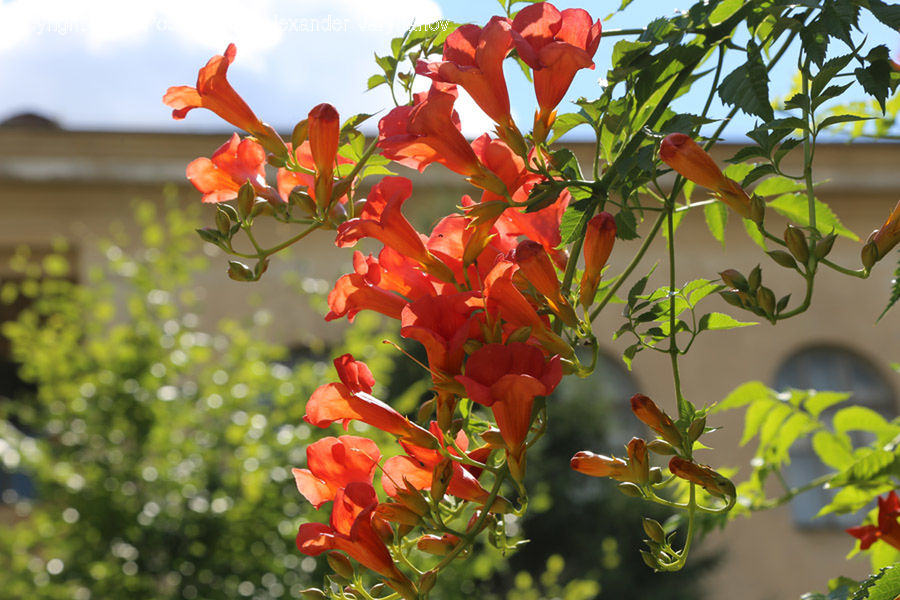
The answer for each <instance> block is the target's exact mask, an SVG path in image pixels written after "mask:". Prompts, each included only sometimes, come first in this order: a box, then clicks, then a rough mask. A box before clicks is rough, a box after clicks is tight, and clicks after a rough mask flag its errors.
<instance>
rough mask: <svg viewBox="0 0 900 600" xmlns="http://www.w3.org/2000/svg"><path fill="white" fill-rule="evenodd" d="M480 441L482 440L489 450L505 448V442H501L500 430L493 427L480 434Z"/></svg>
mask: <svg viewBox="0 0 900 600" xmlns="http://www.w3.org/2000/svg"><path fill="white" fill-rule="evenodd" d="M481 439H483V440H484V441H485V442H486V443H487V445H488V446H490V447H491V448H506V442H505V441H503V436H502V435H501V434H500V430H499V429H496V428H494V427H492V428H490V429H488V430H487V431H485V432H484V433H482V434H481Z"/></svg>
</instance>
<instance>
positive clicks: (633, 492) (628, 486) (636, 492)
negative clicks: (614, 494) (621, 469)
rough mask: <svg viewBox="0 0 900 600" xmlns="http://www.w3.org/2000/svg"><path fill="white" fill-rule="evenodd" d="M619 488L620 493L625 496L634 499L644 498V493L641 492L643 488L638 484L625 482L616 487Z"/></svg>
mask: <svg viewBox="0 0 900 600" xmlns="http://www.w3.org/2000/svg"><path fill="white" fill-rule="evenodd" d="M616 487H617V488H619V491H620V492H622V493H623V494H625V495H626V496H631V497H632V498H643V497H644V491H643V490H641V486H639V485H638V484H636V483H631V482H630V481H623V482H622V483H620V484H619V485H617V486H616Z"/></svg>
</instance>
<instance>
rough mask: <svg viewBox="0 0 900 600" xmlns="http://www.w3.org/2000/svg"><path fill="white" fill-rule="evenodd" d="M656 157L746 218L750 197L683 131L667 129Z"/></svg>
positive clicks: (747, 217) (748, 213) (748, 214)
mask: <svg viewBox="0 0 900 600" xmlns="http://www.w3.org/2000/svg"><path fill="white" fill-rule="evenodd" d="M659 158H660V160H662V161H663V162H664V163H666V164H667V165H669V166H670V167H672V168H673V169H675V171H677V172H678V173H679V174H681V176H682V177H684V178H685V179H688V180H690V181H693V182H694V183H696V184H697V185H702V186H703V187H705V188H709V189H711V190H712V191H713V192H714V193H715V195H716V197H717V198H718V199H719V200H721V201H722V202H724V203H725V204H726V205H728V206H729V207H730V208H731V209H732V210H733V211H734V212H736V213H738V214H739V215H741V216H742V217H744V218H745V219H749V218H750V198H749V197H748V196H747V193H746V192H745V191H744V190H743V188H742V187H741V186H739V185H738V184H737V183H736V182H735V181H733V180H731V179H729V178H728V177H725V174H724V173H722V170H721V169H719V167H718V165H716V162H715V161H714V160H713V159H712V157H711V156H710V155H709V154H707V152H706V151H705V150H704V149H703V148H701V147H700V146H698V145H697V142H695V141H694V140H692V139H691V138H690V137H688V136H686V135H685V134H683V133H670V134H669V135H667V136H666V137H665V138H664V139H663V141H662V144H661V145H660V147H659Z"/></svg>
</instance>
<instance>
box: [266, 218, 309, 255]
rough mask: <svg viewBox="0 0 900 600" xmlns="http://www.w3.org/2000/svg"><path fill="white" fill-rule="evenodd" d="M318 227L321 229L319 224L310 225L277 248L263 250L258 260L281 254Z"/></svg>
mask: <svg viewBox="0 0 900 600" xmlns="http://www.w3.org/2000/svg"><path fill="white" fill-rule="evenodd" d="M320 227H322V224H321V223H313V224H312V225H310V226H309V227H307V228H306V229H304V230H303V231H301V232H300V233H298V234H297V235H295V236H294V237H292V238H290V239H288V240H285V241H284V242H281V243H280V244H278V245H277V246H272V247H271V248H269V249H268V250H265V251H264V252H263V254H262V256H261V257H260V258H266V257H267V256H271V255H273V254H275V253H276V252H281V251H282V250H284V249H285V248H287V247H288V246H291V245H293V244H296V243H297V242H299V241H300V240H302V239H303V238H305V237H306V236H308V235H309V234H310V233H312V232H313V231H315V230H316V229H318V228H320Z"/></svg>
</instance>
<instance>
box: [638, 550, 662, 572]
mask: <svg viewBox="0 0 900 600" xmlns="http://www.w3.org/2000/svg"><path fill="white" fill-rule="evenodd" d="M639 552H640V553H641V558H643V559H644V564H645V565H647V566H648V567H650V568H651V569H653V570H654V571H657V570H659V561H658V560H656V557H654V556H653V555H652V554H650V553H649V552H647V551H646V550H639Z"/></svg>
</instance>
